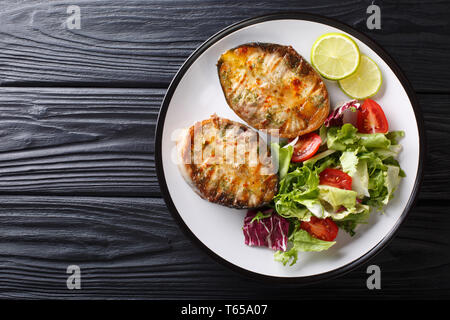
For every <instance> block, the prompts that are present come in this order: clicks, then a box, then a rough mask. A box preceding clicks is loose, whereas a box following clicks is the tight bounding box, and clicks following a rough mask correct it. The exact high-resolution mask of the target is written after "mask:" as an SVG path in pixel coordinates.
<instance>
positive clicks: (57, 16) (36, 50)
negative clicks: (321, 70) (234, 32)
mask: <svg viewBox="0 0 450 320" xmlns="http://www.w3.org/2000/svg"><path fill="white" fill-rule="evenodd" d="M371 3H372V1H368V0H366V1H353V0H346V1H331V0H328V1H318V0H305V1H237V0H227V1H189V0H180V1H172V0H170V1H162V0H161V1H146V0H132V1H123V0H108V1H106V0H91V1H87V0H79V1H72V0H70V1H65V0H62V1H50V0H49V1H37V0H3V1H0V137H1V139H0V297H1V298H11V297H14V298H32V299H33V298H72V299H77V298H83V299H85V298H97V299H99V298H123V299H125V298H127V299H128V298H147V299H201V298H205V299H209V298H214V299H228V298H234V299H241V298H249V299H250V298H251V299H261V298H276V299H283V298H289V299H314V298H320V299H324V298H352V299H354V298H385V299H392V298H450V252H449V251H450V237H449V231H450V212H449V209H450V81H449V78H450V68H449V67H450V63H449V58H450V28H449V19H448V16H449V14H450V3H449V2H448V1H437V0H436V1H376V2H375V4H377V5H379V6H380V8H381V29H380V30H369V29H368V28H367V25H366V20H367V18H368V16H369V15H368V14H367V13H366V9H367V7H368V6H369V5H370V4H371ZM69 5H78V6H79V7H80V9H81V25H80V27H81V28H80V29H69V28H68V24H66V20H67V18H68V17H69V16H70V14H68V13H67V8H68V6H69ZM278 11H304V12H310V13H316V14H322V15H325V16H328V17H331V18H335V19H337V20H339V21H341V22H344V23H347V24H349V25H351V26H353V27H354V28H356V29H358V30H359V31H362V32H364V33H365V34H367V35H369V36H370V37H371V38H373V39H374V40H375V41H377V42H378V43H379V44H380V45H381V46H382V47H383V48H384V49H385V50H386V51H387V52H388V53H389V54H390V55H391V56H392V57H393V58H394V59H395V60H396V61H397V62H398V64H399V65H400V67H401V68H402V69H403V70H404V72H405V74H406V76H407V77H408V78H409V80H410V81H411V82H412V84H413V87H414V89H415V91H416V93H417V96H418V98H419V101H420V106H421V109H422V112H423V115H424V118H425V124H426V131H427V132H426V133H427V141H428V150H427V157H428V158H427V163H426V167H425V178H424V182H423V186H422V189H421V192H420V195H419V198H418V201H417V204H416V206H415V208H414V209H413V210H412V212H411V213H410V216H409V218H408V219H407V221H406V222H405V223H404V225H402V227H401V228H400V230H399V232H398V234H397V236H396V237H395V239H394V240H393V241H392V242H391V243H390V244H389V246H387V247H386V248H385V249H384V250H383V251H382V252H381V253H380V254H379V255H377V256H376V257H375V258H373V259H372V260H371V261H370V262H369V263H366V264H365V265H362V266H361V267H359V268H358V269H356V270H354V271H352V272H350V273H348V274H346V275H345V276H343V277H340V278H338V279H334V280H329V281H326V282H322V283H319V284H316V285H310V286H307V287H299V286H295V285H275V284H266V283H261V282H255V281H253V280H250V279H247V278H244V277H242V276H240V275H238V274H235V273H234V272H232V271H230V270H228V269H227V268H225V267H223V266H222V265H219V264H217V263H216V262H215V261H213V260H212V259H211V258H210V257H209V256H208V255H207V254H205V253H203V251H201V250H200V249H198V248H197V247H195V246H194V245H193V244H192V243H191V242H190V241H189V240H188V239H187V238H186V237H185V236H184V234H183V233H182V232H181V230H180V229H179V227H178V225H177V224H176V223H175V221H174V220H173V219H172V217H171V215H170V214H169V212H168V210H167V208H166V206H165V203H164V201H163V200H162V197H161V194H160V189H159V186H158V182H157V178H156V174H155V162H154V132H155V125H156V119H157V116H158V111H159V108H160V105H161V101H162V99H163V96H164V93H165V91H166V88H167V87H168V85H169V83H170V81H171V79H172V77H173V76H174V74H175V72H176V71H177V69H178V68H179V67H180V65H181V64H182V63H183V61H184V60H185V59H186V58H187V57H188V56H189V54H190V53H191V52H192V51H193V50H195V49H196V48H197V47H198V46H199V45H200V44H201V43H202V42H203V41H205V40H206V39H207V38H208V37H210V36H211V35H213V34H214V33H216V32H218V31H219V30H221V29H222V28H224V27H226V26H228V25H230V24H232V23H235V22H238V21H240V20H243V19H246V18H249V17H252V16H256V15H261V14H266V13H273V12H278ZM370 264H376V265H379V266H380V268H381V271H382V289H381V290H368V289H367V287H366V279H367V277H368V274H366V268H367V266H368V265H370ZM69 265H78V266H80V268H81V289H80V290H69V289H68V288H67V286H66V280H67V277H68V274H67V273H66V270H67V267H68V266H69Z"/></svg>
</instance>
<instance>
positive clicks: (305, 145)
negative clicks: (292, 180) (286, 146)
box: [291, 132, 322, 162]
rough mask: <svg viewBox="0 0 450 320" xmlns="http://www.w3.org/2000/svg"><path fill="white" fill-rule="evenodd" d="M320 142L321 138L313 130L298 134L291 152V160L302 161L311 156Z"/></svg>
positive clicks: (317, 148)
mask: <svg viewBox="0 0 450 320" xmlns="http://www.w3.org/2000/svg"><path fill="white" fill-rule="evenodd" d="M321 143H322V138H320V136H319V135H318V134H316V133H314V132H311V133H308V134H305V135H304V136H300V137H299V138H298V141H297V143H296V144H295V145H294V153H293V154H292V159H291V161H292V162H302V161H305V160H307V159H309V158H311V157H312V156H313V155H315V154H316V152H317V150H319V147H320V144H321Z"/></svg>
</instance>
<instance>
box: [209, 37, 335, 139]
mask: <svg viewBox="0 0 450 320" xmlns="http://www.w3.org/2000/svg"><path fill="white" fill-rule="evenodd" d="M217 69H218V73H219V80H220V83H221V85H222V90H223V93H224V94H225V99H226V100H227V103H228V105H229V106H230V107H231V109H233V110H234V112H235V113H236V114H237V115H238V116H239V117H241V118H242V120H244V121H245V122H246V123H247V124H249V125H250V126H252V127H254V128H256V129H258V130H261V129H267V130H271V132H270V133H271V134H272V135H278V136H280V137H283V138H294V137H297V136H299V135H303V134H306V133H309V132H311V131H314V130H316V129H318V128H319V127H320V126H321V125H322V123H323V122H324V121H325V119H326V117H327V115H328V112H329V109H330V102H329V97H328V92H327V89H326V86H325V83H324V82H323V81H322V79H321V77H320V76H319V74H318V73H317V72H316V71H315V70H314V69H313V68H312V67H311V65H310V64H309V63H308V62H307V61H306V60H305V59H303V57H302V56H301V55H299V54H298V53H297V52H296V51H295V50H294V49H293V48H292V47H291V46H282V45H278V44H270V43H248V44H243V45H241V46H238V47H236V48H234V49H231V50H228V51H226V52H225V53H224V54H222V56H221V57H220V59H219V61H218V63H217ZM276 130H278V131H276Z"/></svg>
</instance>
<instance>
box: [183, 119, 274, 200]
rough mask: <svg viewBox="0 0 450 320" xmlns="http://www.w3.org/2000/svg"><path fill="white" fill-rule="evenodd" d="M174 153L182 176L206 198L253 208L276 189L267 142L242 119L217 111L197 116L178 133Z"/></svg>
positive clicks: (268, 198)
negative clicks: (227, 117) (196, 120)
mask: <svg viewBox="0 0 450 320" xmlns="http://www.w3.org/2000/svg"><path fill="white" fill-rule="evenodd" d="M177 154H178V166H179V168H180V171H181V173H182V175H183V177H184V179H185V180H186V181H187V182H188V183H189V184H190V185H191V187H192V188H193V189H194V191H196V192H197V193H198V194H199V195H200V196H201V197H202V198H204V199H206V200H208V201H211V202H214V203H218V204H221V205H224V206H227V207H232V208H257V207H261V206H263V205H265V204H267V203H269V202H270V201H271V200H272V198H273V197H274V196H275V194H276V192H277V188H278V176H277V175H276V170H275V167H274V166H273V164H272V161H271V158H270V149H269V147H268V146H267V144H266V143H265V142H264V141H263V139H262V138H260V137H259V135H258V133H257V132H256V131H254V130H252V129H250V128H249V127H247V126H246V125H243V124H241V123H238V122H234V121H231V120H228V119H224V118H219V117H218V116H216V115H213V116H212V117H211V118H209V119H206V120H203V121H199V122H197V123H195V124H194V125H193V126H191V127H189V128H186V129H184V130H183V132H182V133H181V134H180V135H179V137H178V138H177ZM261 155H262V156H261Z"/></svg>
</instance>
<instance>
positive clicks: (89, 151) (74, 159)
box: [0, 88, 164, 196]
mask: <svg viewBox="0 0 450 320" xmlns="http://www.w3.org/2000/svg"><path fill="white" fill-rule="evenodd" d="M163 94H164V91H163V90H160V89H146V90H144V89H138V90H133V89H68V88H41V89H39V88H36V89H34V88H31V89H28V88H22V89H20V88H19V89H9V88H3V89H0V123H1V124H0V136H1V137H2V139H0V176H1V177H0V180H1V181H2V182H0V193H20V194H27V193H30V192H31V193H37V194H73V195H75V194H79V195H80V194H97V195H108V196H111V195H119V196H137V195H146V196H151V195H159V186H158V183H157V180H156V173H155V165H154V154H153V152H154V132H155V124H156V119H157V116H158V111H159V107H160V103H161V99H162V97H163Z"/></svg>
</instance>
